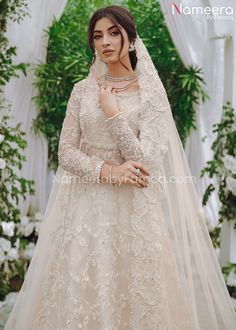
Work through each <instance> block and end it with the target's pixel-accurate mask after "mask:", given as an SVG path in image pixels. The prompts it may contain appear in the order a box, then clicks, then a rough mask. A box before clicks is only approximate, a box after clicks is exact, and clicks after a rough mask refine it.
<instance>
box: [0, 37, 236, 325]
mask: <svg viewBox="0 0 236 330" xmlns="http://www.w3.org/2000/svg"><path fill="white" fill-rule="evenodd" d="M138 42H139V43H141V40H140V39H138ZM141 46H142V47H144V46H143V44H141ZM141 46H140V48H138V45H137V49H140V53H138V54H139V55H140V54H141V55H140V56H141V57H142V56H145V60H147V61H149V58H148V57H147V55H146V53H145V55H143V53H142V47H141ZM145 51H146V50H145ZM141 57H140V63H142V62H141ZM142 64H143V66H142V67H144V68H145V70H146V71H145V75H142V74H141V71H139V70H140V67H137V73H138V76H139V83H140V86H141V87H140V90H138V91H134V92H128V93H117V95H116V97H117V104H118V107H119V109H120V111H121V115H119V116H117V117H115V118H113V119H111V120H109V121H107V122H106V121H105V119H106V117H105V115H104V113H103V111H102V109H101V108H100V106H99V103H98V98H97V93H98V85H97V82H96V80H95V79H94V76H92V77H91V76H89V77H88V78H86V79H84V80H82V81H80V82H79V83H76V84H75V85H74V88H73V90H72V93H71V96H70V99H69V102H68V106H67V112H66V117H65V120H64V122H63V127H62V131H61V136H60V142H59V151H58V156H59V167H58V170H57V173H56V181H55V182H54V185H53V189H52V192H51V194H50V200H49V202H48V207H47V210H46V212H45V216H44V221H43V223H42V227H41V229H40V234H39V238H38V242H37V245H36V248H35V252H34V256H33V258H32V260H31V263H30V266H29V269H28V272H27V274H26V278H25V281H24V283H23V286H22V288H21V291H20V293H19V296H18V298H17V301H16V303H15V305H14V308H13V310H12V313H11V315H10V317H9V319H8V322H7V324H6V327H5V330H67V329H68V330H69V329H71V330H75V329H83V330H174V329H176V330H191V329H194V330H233V329H235V326H236V318H235V313H234V310H233V306H232V303H231V301H230V297H229V294H228V292H227V288H226V286H225V283H224V279H223V276H222V273H221V270H220V267H219V264H218V261H217V257H216V255H215V252H214V249H213V247H212V243H211V239H210V237H209V234H208V231H207V227H206V223H205V220H204V216H203V212H202V208H201V205H200V202H199V200H198V198H197V195H196V191H195V188H194V184H193V182H187V183H183V184H176V183H166V182H164V181H162V180H159V181H158V180H157V181H155V182H154V181H153V182H152V181H151V182H150V185H149V187H147V188H138V187H135V186H132V185H120V186H119V185H117V184H115V185H113V184H103V183H100V182H99V173H100V170H101V166H102V164H103V162H104V161H105V162H106V163H110V164H114V165H119V164H122V163H123V162H124V161H126V160H128V159H131V160H139V161H140V162H142V163H144V164H145V165H146V166H147V167H148V168H149V169H150V172H151V176H152V177H153V178H155V177H159V178H160V177H170V176H182V177H184V176H190V171H189V168H188V165H187V162H186V159H185V156H184V151H183V148H182V145H181V142H180V139H179V136H178V133H177V130H176V127H175V124H174V121H173V117H172V115H171V111H170V107H169V103H168V100H167V97H166V93H165V90H164V88H163V85H162V84H161V82H160V80H158V79H157V78H156V76H155V77H154V76H153V77H154V78H153V79H151V80H149V81H153V82H154V81H156V82H157V85H155V86H154V87H155V89H153V86H151V85H150V84H149V85H148V84H147V85H145V81H146V80H145V79H147V74H146V73H148V72H149V75H151V74H153V72H151V71H147V66H145V65H144V64H145V63H142ZM151 78H152V77H151ZM148 79H150V76H149V77H148ZM154 90H155V93H153V91H154ZM150 91H151V92H152V95H151V96H150V94H149V92H150ZM145 100H148V101H147V102H146V103H145V104H144V103H143V101H145ZM144 105H145V106H144Z"/></svg>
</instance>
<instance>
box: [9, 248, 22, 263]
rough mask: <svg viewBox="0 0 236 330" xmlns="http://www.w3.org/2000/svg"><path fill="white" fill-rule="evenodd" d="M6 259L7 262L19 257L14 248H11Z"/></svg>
mask: <svg viewBox="0 0 236 330" xmlns="http://www.w3.org/2000/svg"><path fill="white" fill-rule="evenodd" d="M7 257H8V259H9V260H16V259H18V257H19V255H18V252H17V250H16V249H15V248H11V249H10V250H9V251H8V253H7Z"/></svg>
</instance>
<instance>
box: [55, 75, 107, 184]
mask: <svg viewBox="0 0 236 330" xmlns="http://www.w3.org/2000/svg"><path fill="white" fill-rule="evenodd" d="M81 94H82V81H80V82H78V83H76V84H75V85H74V87H73V90H72V92H71V95H70V98H69V101H68V104H67V110H66V116H65V119H64V121H63V125H62V130H61V134H60V140H59V147H58V163H59V165H60V166H61V167H62V168H63V169H64V170H66V171H68V172H71V173H72V174H74V175H76V176H78V177H80V178H84V179H86V180H89V182H91V183H95V182H96V183H100V172H101V168H102V165H103V163H104V161H103V160H99V159H97V158H96V157H95V156H94V157H93V156H91V157H90V156H87V155H86V154H85V153H83V152H82V151H81V150H79V142H80V137H81V129H80V120H79V112H80V98H81ZM87 182H88V181H87Z"/></svg>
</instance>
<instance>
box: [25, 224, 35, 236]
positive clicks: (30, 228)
mask: <svg viewBox="0 0 236 330" xmlns="http://www.w3.org/2000/svg"><path fill="white" fill-rule="evenodd" d="M33 231H34V224H33V223H29V224H28V225H27V226H25V228H24V235H25V236H26V237H27V236H30V235H31V234H32V232H33Z"/></svg>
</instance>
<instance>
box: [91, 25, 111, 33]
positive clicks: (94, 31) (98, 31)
mask: <svg viewBox="0 0 236 330" xmlns="http://www.w3.org/2000/svg"><path fill="white" fill-rule="evenodd" d="M114 27H117V26H116V25H112V26H110V27H109V28H108V29H107V30H108V31H109V30H111V29H113V28H114ZM95 32H102V31H101V30H94V31H93V33H95Z"/></svg>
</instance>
